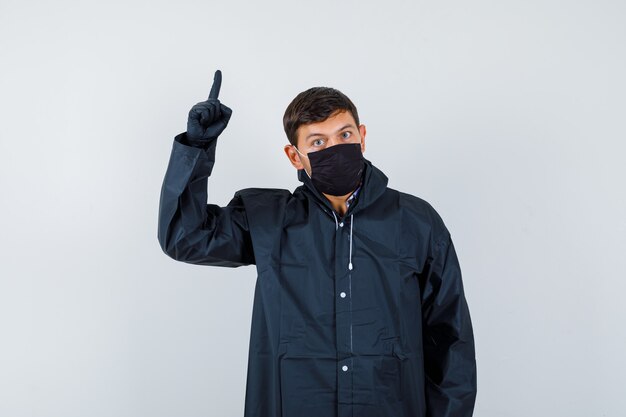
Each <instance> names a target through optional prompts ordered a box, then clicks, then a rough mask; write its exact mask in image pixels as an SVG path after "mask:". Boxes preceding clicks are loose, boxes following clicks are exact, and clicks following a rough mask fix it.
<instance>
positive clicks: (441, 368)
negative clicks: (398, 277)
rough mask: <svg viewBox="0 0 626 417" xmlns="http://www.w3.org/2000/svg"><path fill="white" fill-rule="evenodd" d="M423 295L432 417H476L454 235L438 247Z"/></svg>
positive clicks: (469, 327)
mask: <svg viewBox="0 0 626 417" xmlns="http://www.w3.org/2000/svg"><path fill="white" fill-rule="evenodd" d="M424 272H425V281H424V288H423V291H422V320H423V327H422V329H423V340H424V366H425V372H426V381H425V383H426V408H427V413H426V415H427V416H428V417H470V416H472V413H473V410H474V403H475V400H476V388H477V387H476V359H475V348H474V336H473V330H472V323H471V319H470V313H469V309H468V306H467V302H466V299H465V295H464V291H463V283H462V279H461V269H460V266H459V261H458V259H457V255H456V252H455V250H454V244H453V243H452V239H451V237H450V234H449V232H448V231H447V230H446V231H445V237H443V238H441V239H440V240H439V241H438V242H437V243H435V244H434V247H433V250H432V252H431V256H430V257H429V261H428V265H427V268H426V269H425V271H424Z"/></svg>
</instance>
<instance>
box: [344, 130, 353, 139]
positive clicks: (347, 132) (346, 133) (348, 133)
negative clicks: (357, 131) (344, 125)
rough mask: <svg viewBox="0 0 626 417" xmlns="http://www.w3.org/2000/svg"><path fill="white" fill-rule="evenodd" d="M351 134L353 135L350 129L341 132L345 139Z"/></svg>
mask: <svg viewBox="0 0 626 417" xmlns="http://www.w3.org/2000/svg"><path fill="white" fill-rule="evenodd" d="M350 136H352V132H350V131H345V132H343V133H342V134H341V137H342V138H344V139H348V138H349V137H350Z"/></svg>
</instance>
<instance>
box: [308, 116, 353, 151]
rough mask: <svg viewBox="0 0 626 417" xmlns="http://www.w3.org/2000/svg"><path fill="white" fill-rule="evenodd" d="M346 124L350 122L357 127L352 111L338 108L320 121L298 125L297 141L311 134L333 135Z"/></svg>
mask: <svg viewBox="0 0 626 417" xmlns="http://www.w3.org/2000/svg"><path fill="white" fill-rule="evenodd" d="M347 124H350V125H352V126H354V127H355V128H356V127H357V126H356V122H355V121H354V117H352V113H350V112H349V111H348V110H338V111H337V112H335V113H333V114H332V115H331V116H330V117H329V118H327V119H326V120H324V121H322V122H317V123H308V124H305V125H300V127H298V131H297V133H298V143H299V144H300V143H301V142H304V141H305V140H306V137H307V136H309V135H312V134H320V135H323V136H330V135H333V134H335V133H336V132H337V130H338V129H340V128H341V127H343V126H345V125H347ZM310 139H312V138H310Z"/></svg>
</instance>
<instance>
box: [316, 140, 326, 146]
mask: <svg viewBox="0 0 626 417" xmlns="http://www.w3.org/2000/svg"><path fill="white" fill-rule="evenodd" d="M323 143H324V140H323V139H315V140H314V141H313V146H322V144H323Z"/></svg>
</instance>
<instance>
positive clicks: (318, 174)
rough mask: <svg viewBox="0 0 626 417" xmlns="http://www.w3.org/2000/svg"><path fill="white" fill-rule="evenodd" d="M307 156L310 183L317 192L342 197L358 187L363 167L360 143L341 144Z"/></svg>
mask: <svg viewBox="0 0 626 417" xmlns="http://www.w3.org/2000/svg"><path fill="white" fill-rule="evenodd" d="M296 150H297V148H296ZM298 153H300V151H298ZM301 155H302V154H301ZM307 156H308V158H309V162H310V163H311V181H312V182H313V185H314V186H315V188H317V190H318V191H320V192H322V193H326V194H329V195H335V196H342V195H346V194H348V193H349V192H350V191H354V190H355V189H356V187H357V186H358V185H359V182H360V181H361V175H362V174H363V168H364V166H365V162H364V161H363V153H362V152H361V144H360V143H342V144H340V145H334V146H330V147H328V148H326V149H322V150H321V151H316V152H309V153H308V154H307ZM305 172H306V170H305ZM307 175H308V173H307Z"/></svg>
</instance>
